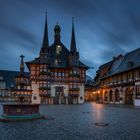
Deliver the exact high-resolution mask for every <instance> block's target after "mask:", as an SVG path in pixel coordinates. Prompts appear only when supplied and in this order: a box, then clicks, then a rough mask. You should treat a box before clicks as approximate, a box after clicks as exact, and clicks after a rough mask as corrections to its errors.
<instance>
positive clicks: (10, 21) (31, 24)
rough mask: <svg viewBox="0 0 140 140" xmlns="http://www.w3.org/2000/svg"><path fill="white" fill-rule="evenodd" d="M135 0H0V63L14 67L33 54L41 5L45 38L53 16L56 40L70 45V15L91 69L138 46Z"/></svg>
mask: <svg viewBox="0 0 140 140" xmlns="http://www.w3.org/2000/svg"><path fill="white" fill-rule="evenodd" d="M139 5H140V1H139V0H0V69H8V70H19V62H20V60H19V56H20V55H21V54H24V55H25V56H26V57H25V61H30V60H33V59H34V58H35V57H38V54H39V50H40V47H41V44H42V38H43V31H44V22H45V11H46V10H47V12H48V27H49V43H50V45H51V44H52V43H53V35H54V32H53V28H54V26H55V24H56V22H57V21H58V23H59V25H60V26H61V40H62V42H63V43H64V45H65V46H66V47H67V48H70V37H71V17H72V16H74V17H75V32H76V44H77V48H78V49H79V52H80V59H81V60H82V61H83V62H84V63H85V64H87V65H88V66H90V67H94V69H90V70H88V74H89V75H91V76H94V75H95V71H96V70H97V69H98V67H99V66H100V65H101V64H103V63H105V62H107V61H109V60H111V59H112V57H113V56H116V55H119V54H120V53H122V54H125V53H126V52H129V51H131V50H133V49H136V48H138V47H140V8H139Z"/></svg>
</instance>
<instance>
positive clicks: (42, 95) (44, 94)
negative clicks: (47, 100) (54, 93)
mask: <svg viewBox="0 0 140 140" xmlns="http://www.w3.org/2000/svg"><path fill="white" fill-rule="evenodd" d="M39 95H40V96H41V97H50V93H39Z"/></svg>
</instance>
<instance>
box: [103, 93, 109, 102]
mask: <svg viewBox="0 0 140 140" xmlns="http://www.w3.org/2000/svg"><path fill="white" fill-rule="evenodd" d="M104 99H105V101H108V93H107V91H105V94H104Z"/></svg>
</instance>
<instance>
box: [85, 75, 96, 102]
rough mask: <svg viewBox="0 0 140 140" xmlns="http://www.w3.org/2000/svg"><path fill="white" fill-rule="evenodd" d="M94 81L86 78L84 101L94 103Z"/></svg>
mask: <svg viewBox="0 0 140 140" xmlns="http://www.w3.org/2000/svg"><path fill="white" fill-rule="evenodd" d="M93 91H94V80H93V79H92V78H91V77H90V76H88V75H87V76H86V82H85V101H86V102H91V101H94V95H93Z"/></svg>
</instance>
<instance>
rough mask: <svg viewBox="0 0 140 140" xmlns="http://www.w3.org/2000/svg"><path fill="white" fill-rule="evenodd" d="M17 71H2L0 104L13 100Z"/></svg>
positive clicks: (0, 74) (0, 72)
mask: <svg viewBox="0 0 140 140" xmlns="http://www.w3.org/2000/svg"><path fill="white" fill-rule="evenodd" d="M17 74H18V72H16V71H14V72H13V71H8V70H0V102H5V101H8V100H9V101H10V100H11V99H13V98H12V93H11V90H10V89H11V88H13V87H14V84H15V82H14V77H15V76H16V75H17Z"/></svg>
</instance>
